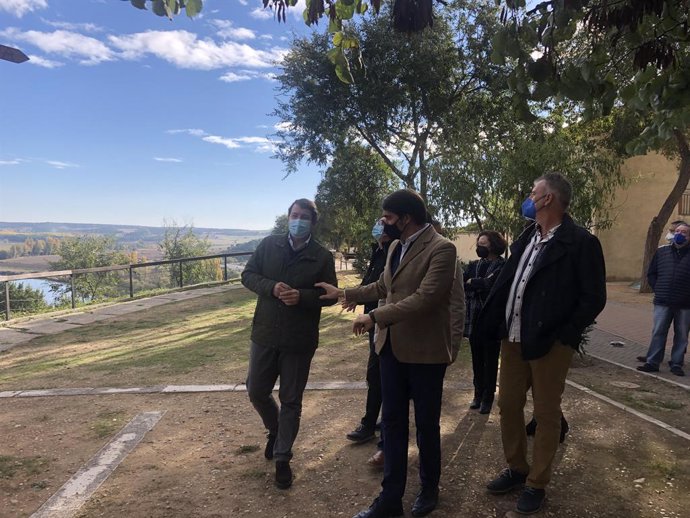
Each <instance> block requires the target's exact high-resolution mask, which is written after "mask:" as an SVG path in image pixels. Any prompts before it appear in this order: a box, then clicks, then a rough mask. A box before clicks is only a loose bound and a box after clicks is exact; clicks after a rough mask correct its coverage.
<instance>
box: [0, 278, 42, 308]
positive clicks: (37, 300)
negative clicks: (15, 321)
mask: <svg viewBox="0 0 690 518" xmlns="http://www.w3.org/2000/svg"><path fill="white" fill-rule="evenodd" d="M4 291H5V290H4V285H3V286H2V292H3V293H4ZM9 291H10V309H11V310H12V312H13V313H38V312H40V311H43V310H45V309H47V308H48V304H47V303H46V301H45V298H44V297H43V292H42V291H41V290H39V289H33V288H32V287H31V286H29V285H26V284H24V283H23V282H17V283H14V282H10V284H9ZM4 305H5V298H4V296H3V297H2V299H0V306H1V307H2V311H4V310H5V307H4Z"/></svg>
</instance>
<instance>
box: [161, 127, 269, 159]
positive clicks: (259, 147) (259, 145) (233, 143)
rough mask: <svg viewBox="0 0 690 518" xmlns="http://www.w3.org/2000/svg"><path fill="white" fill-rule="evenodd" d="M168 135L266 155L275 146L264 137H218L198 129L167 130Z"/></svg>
mask: <svg viewBox="0 0 690 518" xmlns="http://www.w3.org/2000/svg"><path fill="white" fill-rule="evenodd" d="M166 133H169V134H180V133H186V134H188V135H192V136H194V137H200V138H201V140H203V141H204V142H208V143H209V144H219V145H221V146H225V147H226V148H228V149H239V148H247V147H250V148H254V151H257V152H259V153H267V152H273V151H275V144H274V143H273V141H271V140H270V139H268V138H266V137H222V136H220V135H211V134H209V133H207V132H205V131H204V130H200V129H174V130H168V131H167V132H166Z"/></svg>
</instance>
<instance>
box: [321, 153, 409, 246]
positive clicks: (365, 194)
mask: <svg viewBox="0 0 690 518" xmlns="http://www.w3.org/2000/svg"><path fill="white" fill-rule="evenodd" d="M398 186H399V181H398V180H397V179H396V178H395V176H394V175H393V174H392V173H391V171H390V170H389V169H388V167H387V166H386V164H385V162H384V161H383V159H382V158H381V157H380V156H379V155H378V154H377V153H375V152H374V151H372V150H371V149H370V148H368V147H365V146H363V145H362V144H359V143H352V142H351V143H346V144H344V145H343V146H341V147H339V148H338V149H337V150H336V152H335V156H334V157H333V162H332V163H331V165H330V167H328V168H327V169H326V171H325V172H324V173H323V179H322V180H321V182H320V183H319V185H318V187H317V189H316V200H315V201H316V205H317V207H318V208H319V214H320V216H319V226H318V236H319V239H321V240H322V241H323V242H326V243H329V244H331V245H332V246H333V248H335V249H336V250H341V251H342V250H343V247H344V246H347V247H353V248H356V249H357V250H358V251H365V253H367V252H368V246H366V245H367V244H369V243H371V242H372V238H371V227H372V225H373V224H374V222H375V221H376V220H377V219H378V218H380V217H381V202H382V200H383V198H384V197H385V196H386V195H387V194H389V193H390V192H391V191H393V190H395V189H396V188H397V187H398Z"/></svg>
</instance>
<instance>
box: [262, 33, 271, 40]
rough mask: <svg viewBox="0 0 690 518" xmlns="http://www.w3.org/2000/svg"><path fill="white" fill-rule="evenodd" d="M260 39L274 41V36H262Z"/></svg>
mask: <svg viewBox="0 0 690 518" xmlns="http://www.w3.org/2000/svg"><path fill="white" fill-rule="evenodd" d="M259 38H261V39H262V40H272V39H273V35H271V34H262V35H261V36H259Z"/></svg>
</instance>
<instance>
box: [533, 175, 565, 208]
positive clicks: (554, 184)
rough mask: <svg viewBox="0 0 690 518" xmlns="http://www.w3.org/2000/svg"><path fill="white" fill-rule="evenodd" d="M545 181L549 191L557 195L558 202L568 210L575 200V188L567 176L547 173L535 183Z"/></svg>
mask: <svg viewBox="0 0 690 518" xmlns="http://www.w3.org/2000/svg"><path fill="white" fill-rule="evenodd" d="M540 180H544V181H545V182H546V186H547V187H548V188H549V191H551V192H552V193H555V194H556V196H557V197H558V200H559V201H560V202H561V205H563V208H565V209H567V208H568V206H569V205H570V200H572V198H573V186H572V184H571V183H570V180H568V179H567V178H566V177H565V176H563V175H562V174H561V173H546V174H545V175H542V176H540V177H539V178H537V179H536V180H535V183H536V182H538V181H540Z"/></svg>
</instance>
